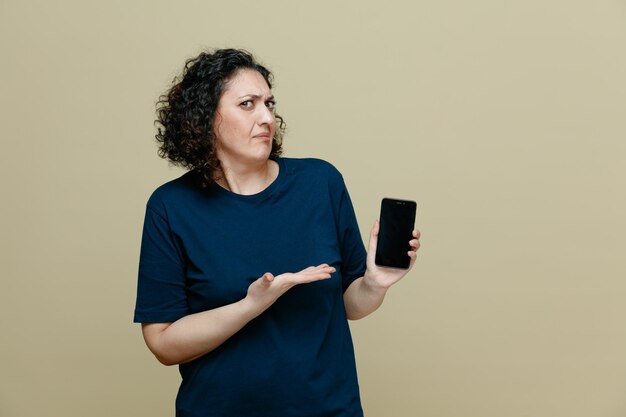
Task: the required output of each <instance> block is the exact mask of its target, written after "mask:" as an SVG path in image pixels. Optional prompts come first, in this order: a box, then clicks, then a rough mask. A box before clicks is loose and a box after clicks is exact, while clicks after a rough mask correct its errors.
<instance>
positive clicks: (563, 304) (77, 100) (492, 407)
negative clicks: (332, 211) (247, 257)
mask: <svg viewBox="0 0 626 417" xmlns="http://www.w3.org/2000/svg"><path fill="white" fill-rule="evenodd" d="M213 47H243V48H247V49H249V50H251V51H253V52H254V53H255V54H256V55H257V57H258V58H259V59H260V60H261V61H262V62H263V63H265V64H266V65H267V66H268V67H270V69H271V70H273V72H274V73H275V76H276V85H275V89H274V92H275V94H276V97H277V99H278V107H279V111H280V112H281V114H282V115H283V116H284V117H285V119H286V121H287V123H288V134H287V137H286V140H285V148H286V154H285V155H286V156H291V157H305V156H307V157H308V156H312V157H318V158H323V159H326V160H328V161H330V162H332V163H333V164H334V165H335V166H337V167H338V168H339V169H340V170H341V171H342V173H343V174H344V177H345V179H346V182H347V184H348V187H349V190H350V192H351V195H352V198H353V203H354V205H355V208H356V211H357V215H358V219H359V224H360V226H361V232H362V234H363V237H364V239H365V241H366V242H367V236H368V233H369V229H370V227H371V225H372V223H373V221H374V219H375V218H376V217H377V216H378V210H379V204H380V203H379V202H380V199H381V198H382V197H384V196H390V197H400V198H411V199H415V200H417V202H418V217H417V226H418V227H419V228H420V229H421V230H422V233H423V238H422V249H420V252H419V259H418V263H417V264H416V266H415V268H414V270H413V271H412V272H411V273H410V274H409V275H407V276H406V278H405V279H404V280H403V281H401V282H400V283H399V284H398V285H397V286H396V287H394V288H392V289H391V291H390V292H389V294H388V296H387V299H386V300H385V304H384V305H383V307H382V308H381V309H380V310H379V311H378V312H376V313H375V314H374V315H373V316H370V317H368V318H366V319H363V320H361V321H358V322H353V323H352V329H353V336H354V342H355V346H356V354H357V362H358V369H359V376H360V383H361V393H362V398H363V406H364V409H365V412H366V415H367V416H368V417H404V416H406V417H413V416H426V417H503V416H505V417H543V416H550V417H554V416H563V417H565V416H567V417H577V416H580V417H589V416H593V417H617V416H626V266H625V265H626V262H625V258H626V257H625V254H624V252H625V250H626V243H625V242H626V241H625V239H626V237H625V235H626V215H625V214H626V192H625V190H626V163H625V161H626V140H625V139H626V53H625V52H626V3H625V2H624V1H617V0H612V1H609V0H597V1H580V0H574V1H572V0H569V1H565V0H555V1H546V0H525V1H517V2H509V1H501V0H477V1H471V2H470V1H461V0H440V1H421V0H419V1H412V2H409V1H406V2H402V1H396V0H391V1H384V2H380V1H356V0H351V1H343V2H342V1H336V2H331V1H315V2H295V1H292V2H288V1H284V2H280V1H228V2H227V1H224V2H220V3H217V2H209V1H180V2H171V1H169V2H166V1H159V2H155V1H145V0H144V1H121V0H114V1H107V2H96V1H78V0H75V1H63V0H62V1H17V0H0V123H1V125H0V132H1V133H0V135H1V139H2V156H1V164H0V170H1V171H0V178H1V180H0V181H1V182H2V188H1V190H2V191H1V195H2V198H1V201H2V203H1V206H0V207H1V209H2V213H1V216H0V225H1V235H2V239H1V245H2V246H1V248H0V249H1V250H0V257H1V258H0V262H1V265H2V278H1V281H0V316H1V317H2V319H1V321H0V358H1V360H2V365H1V366H0V416H3V417H4V416H6V417H26V416H28V417H31V416H32V417H47V416H61V417H74V416H76V417H78V416H80V417H83V416H90V417H100V416H102V417H105V416H106V417H111V416H134V417H141V416H151V417H158V416H172V415H173V402H174V398H175V394H176V388H177V385H178V380H179V377H178V373H177V369H176V367H171V368H167V367H164V366H162V365H160V364H158V362H157V361H156V360H155V359H154V358H153V357H152V355H151V354H150V352H149V351H148V350H147V348H146V347H145V345H144V342H143V340H142V338H141V335H140V329H139V326H138V325H135V324H132V322H131V321H132V314H133V308H134V297H135V286H136V271H137V258H138V251H139V243H140V233H141V227H142V221H143V214H144V208H145V202H146V200H147V198H148V196H149V195H150V193H151V192H152V190H153V189H154V188H155V187H157V186H158V185H159V184H161V183H163V182H165V181H167V180H169V179H171V178H174V177H177V176H178V175H180V174H181V172H182V171H181V170H179V169H176V168H171V167H168V164H167V162H165V161H163V160H161V159H159V158H158V157H157V155H156V146H155V144H154V140H153V135H154V127H153V120H154V103H155V100H156V99H157V97H158V95H159V94H160V93H161V92H163V91H164V90H165V89H166V88H167V87H168V85H169V82H170V81H171V79H172V77H173V76H174V75H176V74H177V73H178V72H179V71H180V69H181V68H182V65H183V63H184V61H185V59H187V58H189V57H191V56H194V55H196V54H197V53H199V52H200V51H201V50H203V48H213ZM302 239H306V236H302ZM242 249H244V250H245V242H242Z"/></svg>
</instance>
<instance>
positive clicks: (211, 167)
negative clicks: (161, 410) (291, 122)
mask: <svg viewBox="0 0 626 417" xmlns="http://www.w3.org/2000/svg"><path fill="white" fill-rule="evenodd" d="M275 105H276V102H275V100H274V96H273V95H272V91H271V74H270V72H269V71H268V70H267V69H266V68H265V67H263V66H262V65H260V64H259V63H258V62H256V61H255V60H254V58H253V57H252V56H251V55H250V54H249V53H247V52H245V51H241V50H234V49H222V50H216V51H213V52H210V53H209V52H207V53H201V54H200V55H199V56H197V57H196V58H193V59H191V60H189V61H187V64H186V66H185V69H184V71H183V74H182V76H181V77H180V78H178V79H177V80H176V81H175V83H174V85H173V87H171V89H170V90H169V92H168V93H167V94H166V95H164V96H163V97H162V99H161V101H160V102H159V109H158V120H157V122H158V125H159V129H158V134H157V140H158V142H159V144H160V155H161V156H162V157H165V158H168V159H169V160H170V161H171V162H173V163H175V164H179V165H181V166H183V167H186V168H188V172H187V173H186V174H184V175H183V176H181V177H180V178H178V179H175V180H173V181H170V182H168V183H166V184H164V185H162V186H161V187H159V188H158V189H157V190H156V191H155V192H154V193H153V194H152V196H151V197H150V199H149V201H148V204H147V210H146V217H145V223H144V230H143V237H142V244H141V255H140V265H139V283H138V292H137V304H136V308H135V318H134V320H135V322H139V323H142V330H143V335H144V338H145V341H146V343H147V345H148V347H149V349H150V350H151V351H152V352H153V353H154V355H155V356H156V357H157V359H158V360H159V361H160V362H162V363H163V364H166V365H173V364H178V365H179V366H180V373H181V375H182V383H181V386H180V389H179V392H178V396H177V399H176V415H177V416H179V417H200V416H202V417H208V416H211V417H213V416H221V417H236V416H242V417H244V416H245V417H253V416H259V417H272V416H280V417H289V416H294V417H296V416H297V417H308V416H310V417H313V416H314V417H331V416H332V417H339V416H342V417H357V416H362V415H363V411H362V409H361V403H360V396H359V387H358V382H357V373H356V366H355V359H354V349H353V346H352V340H351V336H350V330H349V326H348V322H347V319H352V320H356V319H360V318H362V317H364V316H366V315H368V314H370V313H371V312H373V311H374V310H376V309H377V308H378V307H379V306H380V305H381V303H382V302H383V298H384V297H385V294H386V292H387V290H388V289H389V287H390V286H391V285H393V284H394V283H396V282H397V281H398V280H400V279H401V278H402V277H403V276H404V275H405V274H406V273H407V272H408V270H400V269H392V268H382V267H378V266H377V265H375V263H374V252H375V248H376V239H377V234H378V224H377V223H375V224H374V226H373V228H372V231H371V234H370V243H369V250H368V251H367V252H366V251H365V247H364V245H363V242H362V240H361V237H360V233H359V229H358V225H357V222H356V218H355V215H354V210H353V207H352V204H351V201H350V197H349V195H348V191H347V190H346V187H345V185H344V182H343V178H342V176H341V174H340V173H339V172H338V171H337V170H336V169H335V168H334V167H333V166H332V165H330V164H329V163H327V162H324V161H321V160H319V159H293V158H284V157H281V156H280V155H281V142H282V136H283V132H284V122H283V119H282V118H281V117H280V116H278V115H277V114H276V113H275ZM320 134H323V132H321V133H320ZM413 236H414V239H413V240H411V241H410V242H407V244H408V246H407V247H408V248H410V250H409V251H408V252H407V256H409V257H410V258H411V262H410V265H411V267H412V266H413V264H414V262H415V256H416V253H415V252H416V251H417V249H418V248H419V232H418V231H414V232H413Z"/></svg>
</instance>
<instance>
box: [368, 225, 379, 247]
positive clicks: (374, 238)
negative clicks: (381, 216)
mask: <svg viewBox="0 0 626 417" xmlns="http://www.w3.org/2000/svg"><path fill="white" fill-rule="evenodd" d="M379 230H380V223H378V220H376V221H374V226H372V230H371V231H370V243H369V251H368V252H370V253H374V252H376V245H377V244H378V231H379Z"/></svg>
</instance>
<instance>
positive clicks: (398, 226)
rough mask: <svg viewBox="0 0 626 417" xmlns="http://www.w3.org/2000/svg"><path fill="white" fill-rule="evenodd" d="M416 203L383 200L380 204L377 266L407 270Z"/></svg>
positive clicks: (390, 199) (409, 260)
mask: <svg viewBox="0 0 626 417" xmlns="http://www.w3.org/2000/svg"><path fill="white" fill-rule="evenodd" d="M416 211H417V203H416V202H415V201H411V200H400V199H395V198H383V200H382V202H381V204H380V230H379V231H378V243H377V245H376V259H375V263H376V265H378V266H386V267H392V268H401V269H408V268H409V265H410V262H411V258H409V255H408V254H407V251H409V250H410V249H411V246H410V245H409V241H410V240H411V239H413V229H414V227H415V214H416Z"/></svg>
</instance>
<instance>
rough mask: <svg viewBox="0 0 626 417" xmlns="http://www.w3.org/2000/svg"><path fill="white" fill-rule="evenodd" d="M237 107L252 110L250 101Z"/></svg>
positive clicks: (243, 102)
mask: <svg viewBox="0 0 626 417" xmlns="http://www.w3.org/2000/svg"><path fill="white" fill-rule="evenodd" d="M239 105H240V106H241V107H243V108H244V109H249V108H252V100H246V101H242V102H241V103H239Z"/></svg>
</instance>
